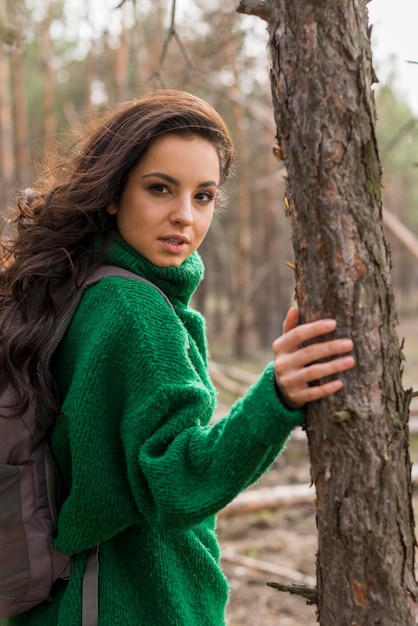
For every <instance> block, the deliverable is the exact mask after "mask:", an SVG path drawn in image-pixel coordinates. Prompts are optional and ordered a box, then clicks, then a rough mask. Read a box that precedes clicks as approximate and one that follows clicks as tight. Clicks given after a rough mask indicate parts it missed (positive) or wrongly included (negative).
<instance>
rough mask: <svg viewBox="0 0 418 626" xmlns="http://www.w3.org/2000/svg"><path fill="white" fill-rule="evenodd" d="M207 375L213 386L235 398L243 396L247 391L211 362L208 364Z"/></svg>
mask: <svg viewBox="0 0 418 626" xmlns="http://www.w3.org/2000/svg"><path fill="white" fill-rule="evenodd" d="M209 373H210V376H211V378H212V381H213V382H214V384H215V385H216V386H217V387H218V388H219V387H220V388H221V389H223V390H224V391H227V392H229V393H233V394H234V395H235V396H240V397H241V396H244V395H245V393H246V391H247V386H245V385H240V384H239V383H237V382H236V381H234V380H232V379H231V378H229V377H228V376H225V374H224V373H223V372H222V370H221V368H220V367H219V365H218V364H217V363H215V362H214V361H211V362H210V363H209Z"/></svg>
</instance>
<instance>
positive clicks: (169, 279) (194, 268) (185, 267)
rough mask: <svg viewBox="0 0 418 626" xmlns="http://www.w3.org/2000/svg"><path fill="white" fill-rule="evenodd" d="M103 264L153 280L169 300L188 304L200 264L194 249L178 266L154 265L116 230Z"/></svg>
mask: <svg viewBox="0 0 418 626" xmlns="http://www.w3.org/2000/svg"><path fill="white" fill-rule="evenodd" d="M106 263H110V264H113V265H119V266H120V267H123V268H125V269H127V270H130V271H131V272H135V273H136V274H139V275H141V276H143V277H144V278H146V279H147V280H150V281H151V282H153V283H155V284H156V285H157V286H158V287H159V288H160V289H161V290H162V291H164V293H165V294H166V295H167V296H168V297H169V299H170V300H171V301H174V300H176V299H177V300H179V301H181V302H183V303H184V304H185V305H187V304H189V302H190V299H191V297H192V295H193V293H194V292H195V291H196V289H197V287H198V286H199V284H200V282H201V280H202V278H203V275H204V265H203V261H202V259H201V257H200V255H199V253H198V252H194V253H193V254H192V255H191V256H190V257H189V258H188V259H186V260H185V261H184V262H183V263H182V264H181V265H179V266H175V267H174V266H172V267H158V266H156V265H154V264H153V263H151V262H150V261H148V259H146V258H145V257H143V256H142V255H141V254H139V253H138V252H137V251H136V250H134V249H133V248H132V247H131V246H130V245H129V244H128V243H126V241H125V240H124V239H122V237H121V236H120V235H119V234H118V233H114V234H113V235H112V237H111V240H110V245H109V248H108V251H107V254H106Z"/></svg>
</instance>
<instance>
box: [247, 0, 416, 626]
mask: <svg viewBox="0 0 418 626" xmlns="http://www.w3.org/2000/svg"><path fill="white" fill-rule="evenodd" d="M238 10H239V11H240V12H246V13H253V14H255V15H259V16H260V17H262V18H263V19H265V20H266V21H267V23H268V29H269V35H270V44H269V45H270V52H271V57H272V70H271V83H272V95H273V106H274V113H275V121H276V127H277V139H278V143H279V144H280V146H281V151H282V154H283V159H284V162H285V165H286V168H287V172H288V176H289V185H288V189H287V202H288V212H289V213H290V217H291V223H292V239H293V247H294V251H295V261H296V296H297V301H298V305H299V308H300V310H301V313H302V317H303V319H304V320H305V321H310V320H315V319H318V318H322V317H328V316H330V317H333V318H335V319H337V322H338V329H337V334H338V335H340V336H344V337H351V338H352V339H353V341H354V345H355V350H354V352H355V358H356V367H355V369H353V370H351V371H350V372H348V373H346V374H344V375H343V376H342V378H343V379H344V382H345V387H344V389H343V391H341V392H339V393H338V394H336V395H334V396H332V397H330V398H328V399H324V400H322V401H318V402H315V403H312V404H311V405H310V406H309V408H308V417H307V430H308V437H309V452H310V459H311V467H312V479H313V481H314V482H315V486H316V493H317V520H318V522H317V523H318V557H317V592H318V594H317V595H318V614H319V622H320V624H321V625H322V626H349V625H350V626H360V625H361V626H377V625H378V624H379V626H394V625H397V626H412V625H413V624H415V618H414V615H415V614H416V610H415V606H416V599H417V585H416V581H415V576H414V548H415V537H414V521H413V511H412V504H411V498H412V493H411V492H412V490H411V464H410V459H409V450H408V405H409V399H410V394H409V392H405V391H404V389H403V387H402V381H401V370H402V368H401V362H402V354H401V350H400V346H399V341H398V337H397V334H396V328H395V327H396V314H395V308H394V298H393V292H392V285H391V277H390V259H389V253H388V248H387V245H386V241H385V237H384V232H383V220H382V204H381V168H380V160H379V155H378V147H377V143H376V137H375V111H374V101H373V95H372V91H371V84H372V82H373V76H374V75H373V69H372V64H371V52H370V41H369V32H368V27H367V11H366V2H365V0H360V1H359V2H351V1H350V0H265V1H261V0H243V2H241V5H240V7H239V9H238Z"/></svg>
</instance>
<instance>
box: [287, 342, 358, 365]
mask: <svg viewBox="0 0 418 626" xmlns="http://www.w3.org/2000/svg"><path fill="white" fill-rule="evenodd" d="M352 349H353V342H352V341H351V339H333V340H331V341H324V342H319V343H314V344H310V345H308V346H305V347H303V348H300V349H299V350H297V351H295V352H293V353H292V356H291V359H292V364H291V366H292V367H293V368H294V369H300V368H303V367H306V366H308V365H311V364H312V363H315V362H316V361H321V360H323V359H330V358H332V357H335V356H337V355H340V354H345V353H346V352H351V350H352Z"/></svg>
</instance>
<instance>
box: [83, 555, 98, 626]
mask: <svg viewBox="0 0 418 626" xmlns="http://www.w3.org/2000/svg"><path fill="white" fill-rule="evenodd" d="M98 620H99V546H94V547H93V548H90V550H89V554H88V557H87V562H86V568H85V570H84V574H83V582H82V589H81V626H97V624H98Z"/></svg>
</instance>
